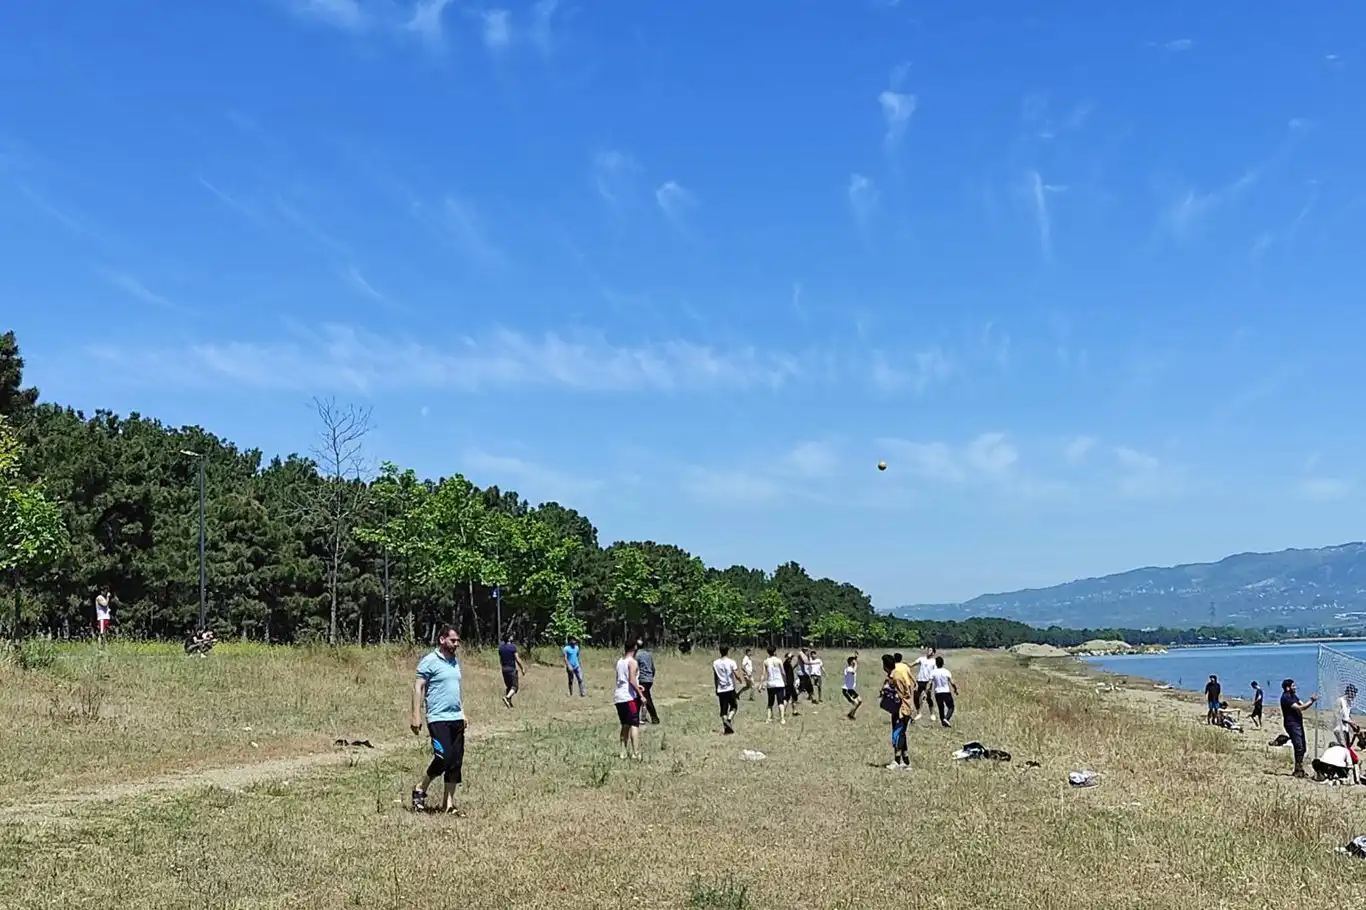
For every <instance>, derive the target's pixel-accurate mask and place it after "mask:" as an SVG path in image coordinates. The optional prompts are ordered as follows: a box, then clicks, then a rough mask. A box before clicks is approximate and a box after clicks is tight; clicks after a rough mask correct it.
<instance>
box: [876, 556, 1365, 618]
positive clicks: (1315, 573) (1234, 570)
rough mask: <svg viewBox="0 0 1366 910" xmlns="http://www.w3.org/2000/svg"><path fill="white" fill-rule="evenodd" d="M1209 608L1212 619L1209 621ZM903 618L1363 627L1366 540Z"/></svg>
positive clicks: (938, 608)
mask: <svg viewBox="0 0 1366 910" xmlns="http://www.w3.org/2000/svg"><path fill="white" fill-rule="evenodd" d="M1211 608H1212V609H1213V613H1212V614H1211ZM892 613H893V614H895V615H896V616H901V617H905V618H907V619H967V618H968V617H971V616H999V617H1004V618H1006V619H1016V620H1019V621H1020V622H1026V623H1029V624H1031V625H1035V626H1045V627H1046V626H1052V625H1057V626H1066V627H1069V628H1091V629H1100V628H1115V627H1122V628H1132V629H1142V628H1148V627H1151V626H1172V627H1177V628H1181V627H1192V626H1203V625H1228V626H1242V627H1255V628H1260V627H1275V626H1285V627H1287V628H1290V629H1303V628H1307V627H1313V628H1325V627H1332V628H1347V627H1352V626H1363V625H1366V543H1347V544H1342V545H1341V546H1336V547H1323V548H1322V549H1318V550H1281V551H1280V552H1278V553H1240V554H1238V555H1236V556H1229V557H1226V558H1224V559H1221V560H1219V561H1218V562H1213V563H1199V564H1195V565H1186V566H1173V567H1170V568H1147V569H1134V570H1132V571H1129V572H1121V573H1120V574H1118V575H1106V576H1104V577H1103V578H1084V579H1081V580H1079V581H1069V582H1067V583H1066V584H1061V585H1054V586H1053V587H1051V588H1033V589H1030V590H1026V591H1015V592H1013V593H1010V594H984V595H982V596H981V597H975V598H973V599H972V600H969V601H966V602H964V603H959V604H921V605H915V606H906V607H897V608H895V609H894V610H892Z"/></svg>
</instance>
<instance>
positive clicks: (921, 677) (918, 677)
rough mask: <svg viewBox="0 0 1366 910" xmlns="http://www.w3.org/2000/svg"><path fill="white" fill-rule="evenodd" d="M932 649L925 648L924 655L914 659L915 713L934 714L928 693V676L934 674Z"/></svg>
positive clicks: (932, 701)
mask: <svg viewBox="0 0 1366 910" xmlns="http://www.w3.org/2000/svg"><path fill="white" fill-rule="evenodd" d="M934 657H935V650H934V648H926V649H925V653H924V654H921V655H920V656H919V657H917V658H916V659H915V713H916V715H919V714H921V713H922V712H921V710H920V709H921V707H922V706H923V707H924V709H925V713H930V714H933V713H934V699H933V698H932V697H931V693H930V674H931V673H933V672H934Z"/></svg>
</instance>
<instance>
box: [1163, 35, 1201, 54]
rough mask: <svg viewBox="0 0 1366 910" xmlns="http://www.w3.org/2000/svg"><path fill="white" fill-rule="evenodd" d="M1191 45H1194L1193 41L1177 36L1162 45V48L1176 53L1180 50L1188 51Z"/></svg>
mask: <svg viewBox="0 0 1366 910" xmlns="http://www.w3.org/2000/svg"><path fill="white" fill-rule="evenodd" d="M1193 47H1195V42H1194V41H1192V40H1191V39H1189V38H1177V39H1175V40H1173V41H1168V42H1167V43H1166V44H1164V45H1162V49H1163V50H1166V51H1171V52H1172V53H1178V54H1179V53H1181V52H1182V51H1188V50H1190V49H1191V48H1193Z"/></svg>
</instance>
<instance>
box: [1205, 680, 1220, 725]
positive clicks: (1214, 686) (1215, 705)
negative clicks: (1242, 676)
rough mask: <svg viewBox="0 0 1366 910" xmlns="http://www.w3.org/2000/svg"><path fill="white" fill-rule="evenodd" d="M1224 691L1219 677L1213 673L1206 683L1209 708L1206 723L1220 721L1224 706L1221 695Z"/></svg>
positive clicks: (1206, 698) (1206, 697) (1206, 700)
mask: <svg viewBox="0 0 1366 910" xmlns="http://www.w3.org/2000/svg"><path fill="white" fill-rule="evenodd" d="M1222 691H1223V687H1222V686H1220V685H1219V677H1217V676H1215V675H1214V674H1212V673H1211V674H1210V678H1209V682H1207V683H1205V702H1206V705H1205V707H1206V708H1207V709H1208V710H1207V711H1206V713H1205V723H1207V724H1217V723H1218V722H1219V709H1220V707H1222V706H1221V705H1220V703H1219V696H1220V694H1221V693H1222Z"/></svg>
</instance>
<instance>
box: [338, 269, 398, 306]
mask: <svg viewBox="0 0 1366 910" xmlns="http://www.w3.org/2000/svg"><path fill="white" fill-rule="evenodd" d="M341 277H342V280H343V281H345V282H346V283H347V284H348V285H350V286H351V287H352V288H353V289H354V290H355V291H356V293H358V294H360V295H361V296H362V297H366V298H368V299H370V300H372V301H374V302H375V303H381V304H384V305H385V306H387V307H392V306H394V305H395V304H394V301H393V300H391V299H390V298H389V296H388V295H387V294H385V293H384V292H382V291H380V290H379V289H378V288H376V287H375V286H374V285H373V284H371V283H370V282H369V281H368V280H367V279H366V277H365V276H364V275H362V274H361V272H360V269H358V268H356V267H355V266H354V265H351V266H347V267H346V269H345V270H344V271H343V272H342V273H341Z"/></svg>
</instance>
